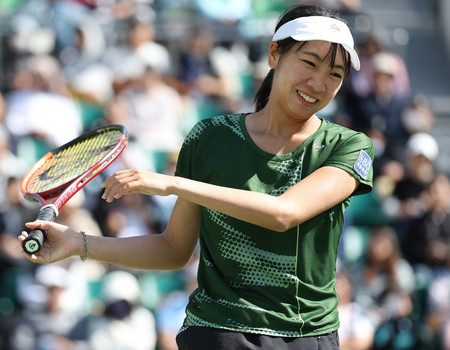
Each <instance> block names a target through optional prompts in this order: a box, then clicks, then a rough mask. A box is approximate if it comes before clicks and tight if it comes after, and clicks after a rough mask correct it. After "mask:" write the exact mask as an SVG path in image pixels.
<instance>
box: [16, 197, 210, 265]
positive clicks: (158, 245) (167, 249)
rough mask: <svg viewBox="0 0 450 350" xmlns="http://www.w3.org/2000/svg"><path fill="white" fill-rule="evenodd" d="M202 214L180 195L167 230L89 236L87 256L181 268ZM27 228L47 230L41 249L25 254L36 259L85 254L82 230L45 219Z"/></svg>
mask: <svg viewBox="0 0 450 350" xmlns="http://www.w3.org/2000/svg"><path fill="white" fill-rule="evenodd" d="M200 215H201V207H200V206H199V205H197V204H194V203H192V202H189V201H187V200H184V199H181V198H178V199H177V202H176V204H175V206H174V208H173V211H172V215H171V217H170V220H169V223H168V225H167V227H166V229H165V230H164V232H163V233H161V234H151V235H145V236H137V237H127V238H112V237H101V236H100V237H99V236H89V235H88V236H87V243H88V254H87V257H88V258H89V259H94V260H98V261H102V262H105V263H110V264H114V265H120V266H126V267H131V268H138V269H157V270H176V269H180V268H182V267H183V266H184V265H185V264H186V263H187V262H188V261H189V259H190V257H191V256H192V253H193V251H194V249H195V247H196V244H197V241H198V235H199V230H200ZM27 227H28V228H30V229H35V228H41V229H43V230H47V239H46V241H45V243H44V245H43V247H42V249H41V251H40V252H39V253H37V254H36V255H31V256H29V255H26V254H25V253H24V254H25V255H26V256H27V258H28V259H29V260H31V261H32V262H35V263H51V262H55V261H58V260H62V259H64V258H67V257H70V256H76V255H80V256H83V255H84V240H83V236H82V235H81V233H80V232H79V231H75V230H73V229H71V228H68V227H66V226H63V225H59V224H56V223H52V222H44V221H35V222H32V223H28V224H27ZM88 234H89V233H88ZM25 237H26V233H22V235H21V236H19V241H20V242H22V241H23V240H24V239H25Z"/></svg>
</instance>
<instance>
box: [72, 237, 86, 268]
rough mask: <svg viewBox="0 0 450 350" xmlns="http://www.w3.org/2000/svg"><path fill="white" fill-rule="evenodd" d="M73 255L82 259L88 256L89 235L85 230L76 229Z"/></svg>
mask: <svg viewBox="0 0 450 350" xmlns="http://www.w3.org/2000/svg"><path fill="white" fill-rule="evenodd" d="M73 236H74V249H73V254H72V255H73V256H77V255H78V256H79V257H80V258H81V260H82V261H85V260H86V257H87V236H86V234H85V233H84V232H83V231H74V233H73Z"/></svg>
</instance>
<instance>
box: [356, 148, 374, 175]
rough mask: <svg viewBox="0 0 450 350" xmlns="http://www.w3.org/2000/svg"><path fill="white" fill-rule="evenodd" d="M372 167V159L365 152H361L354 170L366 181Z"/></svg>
mask: <svg viewBox="0 0 450 350" xmlns="http://www.w3.org/2000/svg"><path fill="white" fill-rule="evenodd" d="M371 165H372V159H371V158H370V156H369V155H368V154H367V153H366V152H365V151H364V150H361V152H359V156H358V159H357V160H356V162H355V164H354V165H353V168H354V169H355V170H356V172H357V173H358V174H359V175H360V176H361V177H362V178H363V179H364V180H365V179H366V178H367V175H368V174H369V171H370V167H371Z"/></svg>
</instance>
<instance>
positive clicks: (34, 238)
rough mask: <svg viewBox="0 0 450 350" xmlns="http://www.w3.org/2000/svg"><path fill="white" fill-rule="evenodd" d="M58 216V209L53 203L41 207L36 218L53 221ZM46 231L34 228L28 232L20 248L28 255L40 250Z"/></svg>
mask: <svg viewBox="0 0 450 350" xmlns="http://www.w3.org/2000/svg"><path fill="white" fill-rule="evenodd" d="M57 216H58V209H57V208H56V206H54V205H53V204H50V205H46V206H45V207H42V208H41V210H40V211H39V215H38V216H37V218H36V220H42V221H55V219H56V217H57ZM46 234H47V231H43V230H41V229H36V230H33V231H31V232H30V233H29V234H28V237H27V238H26V239H25V240H24V241H23V243H22V248H23V250H24V251H25V253H27V254H28V255H31V254H34V253H37V252H38V251H40V250H41V248H42V245H43V244H44V240H45V236H46Z"/></svg>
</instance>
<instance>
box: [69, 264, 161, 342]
mask: <svg viewBox="0 0 450 350" xmlns="http://www.w3.org/2000/svg"><path fill="white" fill-rule="evenodd" d="M140 297H141V295H140V286H139V282H138V280H137V279H136V277H135V276H134V275H133V274H131V273H130V272H126V271H111V272H109V273H108V274H106V276H105V277H104V279H103V281H102V289H101V301H102V302H103V303H104V308H103V309H101V310H99V314H97V315H89V316H87V317H85V318H84V319H82V320H81V321H80V322H79V323H78V324H77V325H76V326H75V327H74V328H73V330H72V332H71V339H72V340H73V342H74V343H75V344H76V347H75V348H77V347H80V348H82V349H91V350H103V349H108V350H152V349H155V347H156V329H155V319H154V316H153V314H152V313H151V312H150V311H149V310H147V309H146V308H144V307H143V306H142V304H141V302H140Z"/></svg>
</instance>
